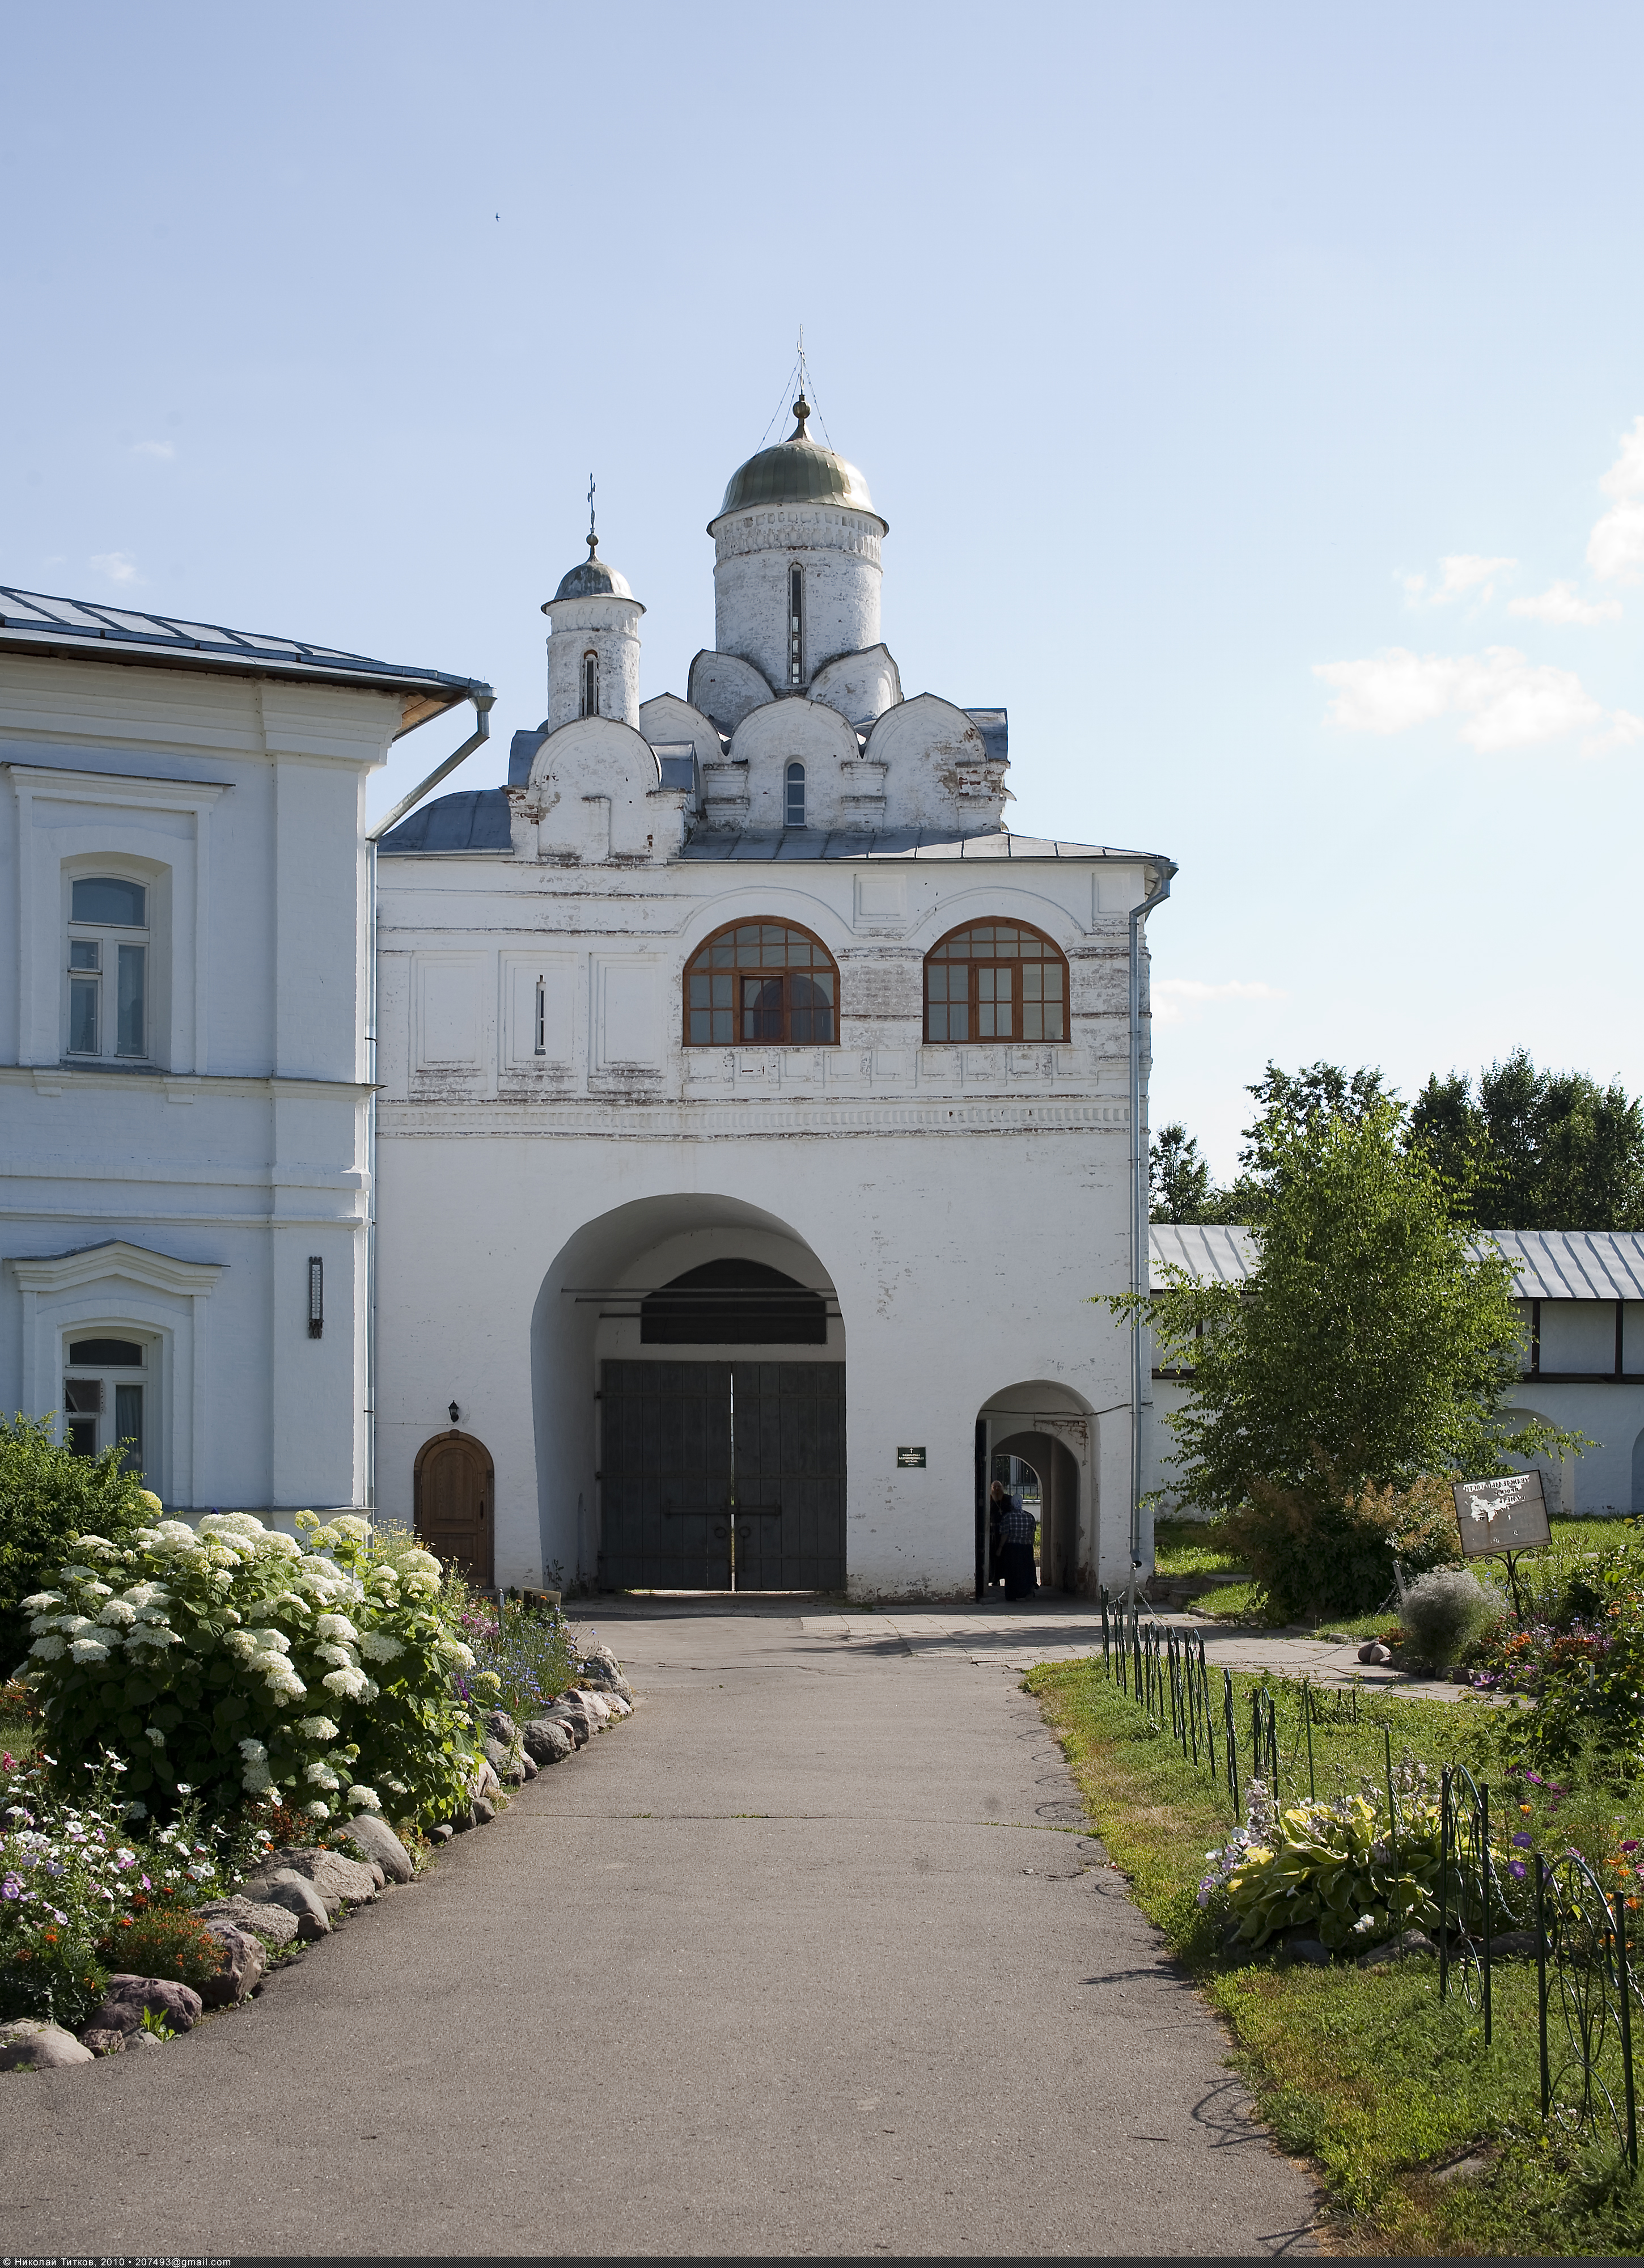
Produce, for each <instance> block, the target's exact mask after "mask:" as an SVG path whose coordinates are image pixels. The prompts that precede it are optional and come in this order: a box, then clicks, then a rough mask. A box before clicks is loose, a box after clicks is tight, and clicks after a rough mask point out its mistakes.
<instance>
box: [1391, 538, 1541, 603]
mask: <svg viewBox="0 0 1644 2268" xmlns="http://www.w3.org/2000/svg"><path fill="white" fill-rule="evenodd" d="M1517 564H1518V562H1517V560H1516V559H1486V558H1483V557H1482V556H1480V555H1479V553H1478V552H1476V551H1452V552H1451V553H1450V555H1449V556H1448V557H1446V558H1443V559H1441V560H1440V561H1439V566H1440V569H1441V570H1442V572H1441V574H1440V577H1439V581H1438V586H1437V588H1436V589H1435V590H1432V591H1429V590H1428V588H1427V577H1426V576H1425V575H1406V576H1405V577H1404V578H1403V581H1404V586H1405V598H1406V599H1408V600H1409V601H1410V603H1411V605H1412V606H1413V607H1448V606H1450V604H1452V602H1453V601H1454V600H1457V599H1464V598H1465V597H1466V596H1467V594H1468V593H1469V592H1470V591H1476V592H1478V594H1479V604H1480V605H1482V604H1483V603H1484V601H1485V600H1486V599H1492V598H1494V595H1495V583H1494V578H1495V577H1496V576H1498V575H1505V574H1506V572H1507V571H1508V568H1509V567H1516V566H1517ZM1480 585H1483V588H1482V589H1481V588H1480V587H1479V586H1480Z"/></svg>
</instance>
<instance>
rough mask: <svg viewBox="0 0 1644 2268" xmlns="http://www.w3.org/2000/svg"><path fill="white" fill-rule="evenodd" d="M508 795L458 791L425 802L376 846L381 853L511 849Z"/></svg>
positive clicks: (488, 790) (480, 790) (493, 791)
mask: <svg viewBox="0 0 1644 2268" xmlns="http://www.w3.org/2000/svg"><path fill="white" fill-rule="evenodd" d="M513 847H514V836H513V829H512V828H511V827H510V824H509V817H508V792H507V790H506V789H505V788H500V787H466V788H459V790H458V791H457V792H456V793H455V794H454V795H442V796H438V797H437V798H436V799H435V800H434V801H433V802H432V803H425V804H424V805H423V806H422V808H421V810H419V811H414V812H413V813H412V814H411V815H410V817H409V818H408V819H402V820H401V821H400V824H399V826H398V827H395V828H390V830H389V832H388V833H387V834H386V835H385V836H383V838H382V840H381V842H380V843H378V845H377V848H378V853H379V854H380V853H381V852H383V851H511V850H512V849H513Z"/></svg>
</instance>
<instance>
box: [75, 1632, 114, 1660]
mask: <svg viewBox="0 0 1644 2268" xmlns="http://www.w3.org/2000/svg"><path fill="white" fill-rule="evenodd" d="M108 1636H109V1643H110V1644H111V1645H114V1646H118V1645H119V1643H120V1640H119V1639H118V1638H116V1637H115V1636H114V1632H113V1631H110V1632H109V1634H108ZM69 1651H70V1653H71V1654H72V1655H73V1656H74V1658H75V1660H76V1661H107V1659H108V1647H107V1646H99V1643H98V1641H97V1640H96V1639H95V1638H76V1639H75V1640H74V1642H73V1643H72V1645H71V1646H70V1648H69Z"/></svg>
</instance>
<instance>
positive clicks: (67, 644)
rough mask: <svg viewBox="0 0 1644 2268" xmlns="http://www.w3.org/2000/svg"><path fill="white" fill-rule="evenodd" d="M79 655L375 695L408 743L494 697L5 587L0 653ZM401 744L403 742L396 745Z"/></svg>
mask: <svg viewBox="0 0 1644 2268" xmlns="http://www.w3.org/2000/svg"><path fill="white" fill-rule="evenodd" d="M6 652H10V653H33V654H48V655H53V656H63V655H72V656H73V657H75V658H76V659H88V660H94V661H123V662H138V661H141V662H149V663H152V664H156V665H158V666H159V667H161V668H185V669H208V670H217V671H223V670H228V671H231V672H232V673H233V674H236V675H240V674H245V675H248V676H253V677H279V678H287V679H296V680H298V681H307V682H310V683H319V684H322V685H368V686H371V688H373V689H376V690H378V691H381V692H385V693H397V694H399V695H400V707H401V718H402V721H401V724H400V732H401V733H408V732H411V731H413V730H414V729H415V726H417V725H422V724H425V723H426V722H427V720H428V719H429V718H430V717H437V716H439V715H440V714H441V713H442V712H443V711H445V710H447V709H452V708H455V706H456V705H457V703H458V702H459V701H466V700H468V699H470V698H471V697H472V696H473V695H474V694H477V693H489V691H490V690H491V689H490V687H489V686H488V685H486V684H484V683H482V682H481V681H480V680H479V679H477V678H469V677H453V676H451V675H450V674H448V673H447V672H445V671H444V670H438V669H419V668H416V667H414V666H410V665H408V664H407V663H404V662H397V661H375V660H372V659H371V658H370V656H368V655H366V654H363V653H345V652H342V651H341V648H340V647H337V646H329V645H315V644H312V642H311V641H310V640H309V639H306V638H289V637H269V636H266V635H264V634H263V633H262V632H261V631H257V630H225V629H224V627H223V625H222V624H221V623H220V622H187V621H185V620H184V619H183V618H182V617H180V616H179V615H145V614H139V613H138V612H137V611H136V609H135V608H130V607H107V606H104V605H102V604H101V603H100V602H99V601H97V600H90V599H55V598H48V597H47V596H45V595H44V594H43V593H40V592H39V591H18V590H13V589H11V588H10V587H9V586H7V585H0V653H6ZM397 737H398V735H396V738H397Z"/></svg>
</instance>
